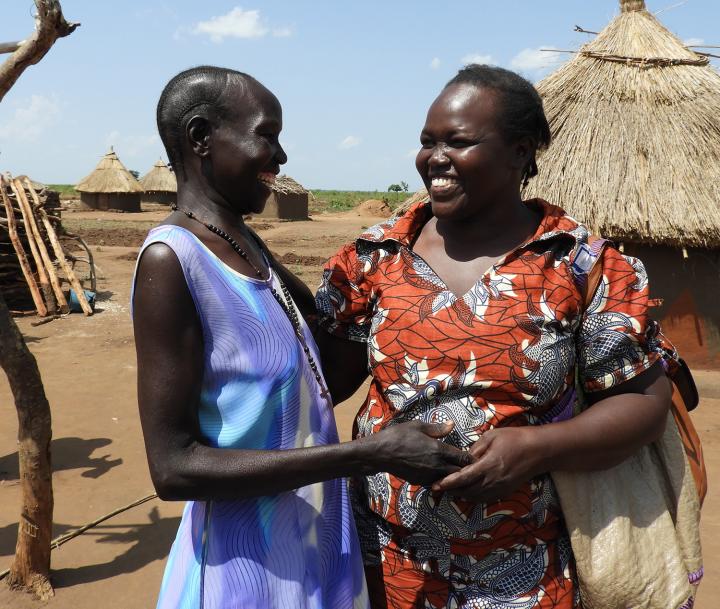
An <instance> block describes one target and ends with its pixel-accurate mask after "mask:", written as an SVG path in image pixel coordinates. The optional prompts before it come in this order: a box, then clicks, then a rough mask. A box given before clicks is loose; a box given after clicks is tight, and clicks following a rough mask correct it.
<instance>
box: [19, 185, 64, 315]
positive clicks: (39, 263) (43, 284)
mask: <svg viewBox="0 0 720 609" xmlns="http://www.w3.org/2000/svg"><path fill="white" fill-rule="evenodd" d="M7 182H8V184H10V188H12V191H13V194H14V195H15V200H16V202H17V206H18V209H20V213H21V214H22V217H23V224H24V226H25V236H26V237H27V242H28V245H29V246H30V253H31V254H32V257H33V260H34V261H35V268H36V269H37V274H38V281H39V283H40V290H41V292H42V295H43V297H44V298H45V302H46V303H47V308H48V310H50V311H51V312H53V313H54V312H55V300H54V299H53V296H52V288H51V287H50V281H49V279H48V276H47V270H46V269H45V264H44V263H43V260H42V256H40V252H39V251H38V248H37V241H36V240H35V235H34V233H33V230H32V226H31V225H30V220H29V219H28V213H27V210H26V209H25V208H24V207H23V205H22V203H21V201H20V197H19V196H18V193H17V190H16V188H15V184H14V183H13V181H12V178H11V179H8V180H7Z"/></svg>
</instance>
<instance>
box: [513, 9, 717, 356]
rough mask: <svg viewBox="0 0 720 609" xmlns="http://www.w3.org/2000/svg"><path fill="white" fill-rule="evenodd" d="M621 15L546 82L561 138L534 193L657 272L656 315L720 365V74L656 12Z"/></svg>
mask: <svg viewBox="0 0 720 609" xmlns="http://www.w3.org/2000/svg"><path fill="white" fill-rule="evenodd" d="M620 11H621V12H620V14H619V15H618V16H617V17H616V18H615V19H613V21H612V22H611V23H610V24H609V25H608V26H607V27H606V28H605V29H604V30H602V32H600V33H599V34H598V35H597V36H596V37H595V38H594V39H593V40H592V41H590V42H589V43H588V44H586V45H584V46H583V47H582V48H581V49H580V50H579V51H578V52H577V53H576V54H575V56H574V58H573V59H572V60H571V61H569V62H568V63H566V64H565V65H563V66H562V67H560V68H559V69H558V70H557V71H555V72H554V73H553V74H551V75H550V76H548V77H547V78H545V79H544V80H543V81H541V82H540V83H539V84H538V90H539V91H540V93H541V95H542V96H543V99H544V103H545V111H546V114H547V117H548V120H549V122H550V126H551V129H552V132H553V135H554V141H553V144H552V145H551V146H550V148H549V149H548V150H547V151H546V152H544V153H543V154H542V155H541V156H540V158H539V159H538V166H539V170H540V174H539V175H538V176H537V177H536V178H534V179H533V180H531V181H530V184H529V186H528V187H527V188H526V190H525V193H524V196H525V197H533V196H541V197H543V198H544V199H547V200H549V201H551V202H553V203H556V204H558V205H561V206H562V207H564V208H565V209H566V210H568V212H570V213H571V214H572V215H573V216H574V217H576V218H578V219H579V220H581V221H583V222H584V223H586V224H587V225H588V226H589V227H590V228H591V229H592V230H593V232H595V233H596V234H602V235H603V236H605V237H609V238H612V239H613V240H615V242H616V243H619V244H620V245H621V247H622V248H623V249H624V251H625V253H626V254H630V255H634V256H638V257H639V258H641V259H642V260H643V262H644V263H645V266H646V267H647V269H648V274H649V277H650V286H651V296H652V297H654V298H658V299H662V304H661V305H660V307H659V309H657V310H656V311H655V312H654V316H655V317H657V318H659V319H660V320H661V321H662V323H663V328H664V329H665V331H666V333H667V334H668V336H669V337H670V338H671V339H672V340H673V341H674V342H676V344H677V346H678V348H679V350H680V351H681V353H682V355H683V356H684V357H685V358H686V359H687V360H688V361H689V362H690V363H691V365H694V366H697V367H712V368H717V367H718V366H720V307H718V302H720V74H718V72H717V71H716V70H715V69H714V68H713V67H712V66H710V65H709V64H708V57H707V56H706V55H703V54H701V53H695V52H693V51H692V50H690V49H689V48H687V47H686V46H685V45H684V44H683V43H682V41H680V40H679V39H678V38H677V37H676V36H674V35H673V34H672V33H670V32H669V31H668V30H667V29H665V28H664V27H663V26H662V25H661V24H660V22H659V21H658V20H657V19H656V18H655V17H654V16H653V15H652V14H651V13H650V12H648V11H647V9H646V7H645V3H644V2H643V0H621V1H620Z"/></svg>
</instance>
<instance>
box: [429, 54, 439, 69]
mask: <svg viewBox="0 0 720 609" xmlns="http://www.w3.org/2000/svg"><path fill="white" fill-rule="evenodd" d="M439 67H440V58H439V57H433V58H432V61H431V62H430V69H431V70H437V69H438V68H439Z"/></svg>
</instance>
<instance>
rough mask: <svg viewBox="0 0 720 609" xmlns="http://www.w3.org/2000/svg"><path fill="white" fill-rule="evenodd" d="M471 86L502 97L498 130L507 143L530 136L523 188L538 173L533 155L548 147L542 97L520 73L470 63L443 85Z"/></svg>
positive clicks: (549, 137)
mask: <svg viewBox="0 0 720 609" xmlns="http://www.w3.org/2000/svg"><path fill="white" fill-rule="evenodd" d="M457 84H471V85H475V86H476V87H478V88H486V89H490V90H492V91H495V92H496V93H497V94H498V95H500V96H501V100H500V101H501V103H500V105H499V109H500V123H501V124H500V130H501V131H502V132H503V134H504V135H505V137H506V138H507V139H508V140H509V141H516V140H518V139H520V138H521V137H527V136H530V137H531V138H532V139H533V141H534V142H535V143H536V148H535V150H534V151H533V154H532V158H531V159H530V161H529V162H528V164H527V166H526V167H525V169H524V170H523V176H522V178H523V185H524V186H526V185H527V183H528V180H529V179H530V178H533V177H535V176H536V175H537V174H538V168H537V163H536V162H535V152H536V151H537V150H539V149H544V148H547V147H548V146H549V145H550V141H551V140H552V135H551V133H550V125H548V121H547V118H545V110H544V109H543V103H542V98H541V97H540V94H539V93H538V92H537V89H536V88H535V87H534V86H533V85H532V83H530V82H529V81H528V80H526V79H524V78H523V77H522V76H520V75H519V74H516V73H515V72H511V71H510V70H505V69H504V68H498V67H497V66H488V65H481V64H477V63H471V64H469V65H467V66H465V67H464V68H462V69H461V70H460V71H459V72H458V73H457V75H456V76H455V77H454V78H452V79H451V80H450V81H449V82H448V83H447V84H446V85H445V88H446V89H447V88H448V87H449V86H451V85H457Z"/></svg>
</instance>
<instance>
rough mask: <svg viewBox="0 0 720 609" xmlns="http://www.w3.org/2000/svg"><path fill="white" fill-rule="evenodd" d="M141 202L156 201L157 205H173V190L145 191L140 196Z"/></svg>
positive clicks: (175, 194)
mask: <svg viewBox="0 0 720 609" xmlns="http://www.w3.org/2000/svg"><path fill="white" fill-rule="evenodd" d="M140 200H141V202H142V203H157V204H159V205H173V204H174V203H177V193H175V192H146V193H145V194H143V195H142V197H141V199H140Z"/></svg>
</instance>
